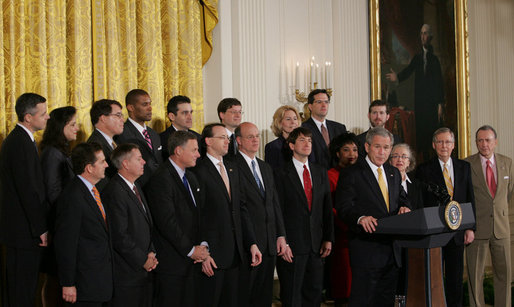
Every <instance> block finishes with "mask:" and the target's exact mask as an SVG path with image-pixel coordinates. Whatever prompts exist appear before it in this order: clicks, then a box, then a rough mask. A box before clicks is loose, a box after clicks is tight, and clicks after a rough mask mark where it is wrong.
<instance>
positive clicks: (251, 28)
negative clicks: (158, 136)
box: [204, 0, 514, 157]
mask: <svg viewBox="0 0 514 307" xmlns="http://www.w3.org/2000/svg"><path fill="white" fill-rule="evenodd" d="M468 15H469V22H468V24H469V49H470V53H469V54H470V58H469V62H470V122H471V127H470V130H471V135H472V138H473V137H474V131H475V130H476V129H477V128H478V127H479V126H481V125H483V124H485V123H488V124H491V125H493V126H494V127H495V128H497V130H498V132H499V138H500V141H499V145H498V152H502V153H504V154H507V155H509V156H511V157H514V138H513V137H512V136H511V131H513V128H514V126H513V121H512V114H514V101H513V97H514V86H513V84H514V73H512V72H513V71H514V60H513V58H514V35H513V34H512V32H513V31H512V29H514V18H512V16H514V1H512V0H469V1H468ZM219 18H220V22H219V24H218V26H217V27H216V28H215V30H214V51H213V54H212V57H211V59H210V60H209V62H208V63H207V65H206V66H205V68H204V86H205V90H204V95H205V96H204V102H205V120H206V122H211V121H217V120H218V119H217V115H216V106H217V104H218V102H219V101H220V100H221V99H222V98H223V97H229V96H233V97H237V98H239V99H240V100H241V102H242V103H243V110H244V112H245V115H244V117H243V120H245V121H251V122H254V123H256V124H257V126H259V127H260V128H261V129H262V130H265V129H267V131H266V133H263V135H264V138H263V140H262V142H263V143H266V142H268V141H269V140H272V139H273V138H274V136H273V135H272V134H271V133H270V131H269V126H270V124H271V119H272V115H273V113H274V111H275V109H276V108H278V107H279V106H280V105H283V104H292V103H295V100H294V98H293V96H292V94H293V86H292V85H293V80H292V79H293V75H292V74H291V71H292V70H293V66H294V64H295V63H296V61H300V62H301V63H302V64H304V65H306V64H307V63H308V61H309V59H310V57H312V56H315V57H316V59H317V61H318V62H319V63H320V64H321V63H324V61H331V62H332V63H333V65H334V69H333V71H334V74H333V78H334V95H333V100H332V102H333V103H332V104H331V107H330V113H329V118H330V119H335V120H337V121H339V122H342V123H344V124H346V126H347V127H348V128H349V129H350V130H352V131H354V132H360V131H362V130H365V129H367V126H368V121H367V118H366V112H367V106H368V104H369V101H370V94H369V88H370V81H369V78H370V76H369V45H368V44H369V38H368V0H359V1H356V0H355V1H354V0H352V1H340V0H259V1H249V0H245V1H240V0H220V1H219ZM287 72H289V73H287ZM304 90H305V89H304ZM297 106H298V104H297ZM472 151H473V152H476V148H475V146H474V143H472Z"/></svg>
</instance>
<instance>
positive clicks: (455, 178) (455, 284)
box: [416, 127, 475, 307]
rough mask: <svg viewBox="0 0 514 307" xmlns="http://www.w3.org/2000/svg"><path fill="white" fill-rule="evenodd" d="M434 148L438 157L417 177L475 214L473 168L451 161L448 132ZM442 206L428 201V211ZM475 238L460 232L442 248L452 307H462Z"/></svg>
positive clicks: (440, 134)
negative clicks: (467, 253) (468, 247)
mask: <svg viewBox="0 0 514 307" xmlns="http://www.w3.org/2000/svg"><path fill="white" fill-rule="evenodd" d="M432 147H433V148H434V150H435V151H436V153H437V158H434V159H432V160H430V161H428V162H426V163H424V164H421V165H420V166H418V169H417V171H416V177H417V178H418V179H419V180H420V181H422V182H425V183H426V184H435V185H437V186H439V187H440V188H441V189H443V190H446V191H447V192H448V194H449V195H450V196H451V199H452V200H455V201H457V202H459V203H471V204H472V205H473V212H475V196H474V194H473V183H472V181H471V167H470V165H469V163H468V162H466V161H463V160H460V159H457V158H452V157H451V154H452V151H453V148H454V147H455V136H454V134H453V132H452V131H451V130H450V129H448V128H446V127H443V128H439V129H437V130H436V131H435V132H434V135H433V137H432ZM438 205H443V206H444V205H446V204H440V203H439V200H438V199H436V198H435V196H433V195H432V194H427V197H425V207H428V206H438ZM474 238H475V233H474V229H467V230H465V231H464V230H461V231H458V232H457V233H456V234H455V236H454V237H453V239H452V240H450V242H448V244H446V246H443V266H444V275H445V278H446V282H445V283H444V285H445V293H446V304H447V305H448V306H449V307H452V306H462V295H463V285H462V275H463V271H464V260H463V256H464V245H465V244H470V243H471V242H473V240H474Z"/></svg>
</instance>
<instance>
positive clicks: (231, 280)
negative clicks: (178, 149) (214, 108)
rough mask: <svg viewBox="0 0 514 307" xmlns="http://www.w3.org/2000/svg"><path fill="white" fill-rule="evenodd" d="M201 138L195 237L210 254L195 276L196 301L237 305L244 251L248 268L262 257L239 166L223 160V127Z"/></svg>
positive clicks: (208, 128) (211, 129) (226, 140)
mask: <svg viewBox="0 0 514 307" xmlns="http://www.w3.org/2000/svg"><path fill="white" fill-rule="evenodd" d="M202 139H203V140H204V142H205V145H206V148H207V153H206V156H205V157H203V158H202V159H201V160H200V161H199V162H198V163H197V165H196V167H195V168H194V169H193V172H194V173H195V175H196V177H197V178H198V179H199V181H200V190H201V191H202V195H203V197H206V201H205V203H203V204H201V206H200V213H201V214H200V233H201V238H202V241H205V242H207V243H208V244H209V252H210V256H209V257H207V259H206V260H204V261H203V262H202V272H199V274H198V276H197V281H198V286H197V287H196V288H197V290H198V292H197V293H196V297H197V299H198V305H200V306H241V305H240V304H239V303H238V295H237V290H238V279H239V267H240V266H241V264H242V263H244V262H245V259H244V255H245V250H250V255H251V265H252V266H257V265H259V264H260V262H261V256H262V255H261V253H260V251H259V248H258V247H257V244H256V240H255V234H254V233H253V226H252V225H251V221H250V219H249V217H248V211H247V210H246V206H245V203H244V200H243V199H242V197H243V196H244V195H241V193H240V186H239V183H240V177H239V171H238V168H237V166H236V165H235V164H232V163H230V162H229V161H226V159H224V158H223V156H224V155H226V154H227V151H228V143H229V137H228V136H227V131H226V129H225V126H224V125H223V124H219V123H214V124H210V125H207V126H205V128H204V129H203V132H202ZM207 197H208V201H207Z"/></svg>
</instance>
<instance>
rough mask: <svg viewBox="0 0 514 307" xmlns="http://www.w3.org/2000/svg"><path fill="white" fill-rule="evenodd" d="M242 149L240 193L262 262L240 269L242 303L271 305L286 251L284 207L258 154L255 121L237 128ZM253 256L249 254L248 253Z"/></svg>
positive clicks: (270, 173)
mask: <svg viewBox="0 0 514 307" xmlns="http://www.w3.org/2000/svg"><path fill="white" fill-rule="evenodd" d="M234 133H235V135H236V140H237V143H238V147H239V153H238V154H237V155H236V156H235V158H234V162H235V163H237V166H238V168H239V173H240V185H241V193H242V194H243V195H244V197H245V202H246V207H247V209H248V215H249V217H250V219H251V221H252V224H253V230H254V233H255V238H256V240H257V246H258V247H259V249H260V251H261V252H262V263H261V264H260V265H259V266H258V267H252V266H250V265H249V264H248V263H245V264H243V266H242V267H241V271H240V282H239V285H240V290H239V294H240V297H241V301H240V304H241V305H246V304H249V306H271V301H272V296H273V271H274V268H275V259H276V256H277V254H278V256H282V255H284V253H285V252H286V249H287V246H286V239H285V229H284V221H283V218H282V211H281V210H280V204H279V200H278V194H277V191H276V189H275V180H274V178H273V170H272V169H271V166H270V165H269V164H268V163H266V162H264V161H262V160H261V159H259V158H257V157H256V156H255V155H256V154H257V152H258V151H259V145H260V134H259V129H258V128H257V126H255V125H254V124H252V123H248V122H246V123H242V124H241V125H239V127H237V128H236V130H235V132H234ZM245 256H246V257H245V258H246V259H250V257H249V255H245ZM247 261H248V260H247Z"/></svg>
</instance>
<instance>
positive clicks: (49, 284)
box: [40, 107, 78, 306]
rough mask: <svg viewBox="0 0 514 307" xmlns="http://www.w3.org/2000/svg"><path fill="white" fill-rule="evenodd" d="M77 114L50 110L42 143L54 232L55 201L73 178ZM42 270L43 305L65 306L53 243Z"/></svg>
mask: <svg viewBox="0 0 514 307" xmlns="http://www.w3.org/2000/svg"><path fill="white" fill-rule="evenodd" d="M76 113H77V110H76V109H75V108H74V107H62V108H57V109H55V110H53V111H52V112H50V119H49V120H48V122H47V124H46V128H45V132H44V133H43V140H42V141H41V145H40V149H41V166H42V169H43V179H44V182H45V190H46V197H47V200H48V203H49V204H50V213H49V219H48V223H49V225H48V229H49V230H50V234H51V235H52V234H53V231H54V221H55V203H56V200H57V198H58V197H59V195H60V194H61V191H62V189H63V188H64V187H65V186H66V184H67V183H68V182H69V181H70V180H71V179H72V178H73V177H74V174H73V170H72V167H71V160H70V153H71V146H70V142H72V141H75V139H76V138H77V131H78V125H77V115H76ZM41 270H42V271H43V272H44V273H46V278H45V279H44V283H43V289H42V293H41V295H42V300H43V306H62V305H63V302H62V298H61V288H60V287H59V282H58V280H57V268H56V261H55V253H54V250H53V244H52V245H50V246H49V247H48V248H47V249H46V250H45V253H44V254H43V261H42V265H41Z"/></svg>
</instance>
